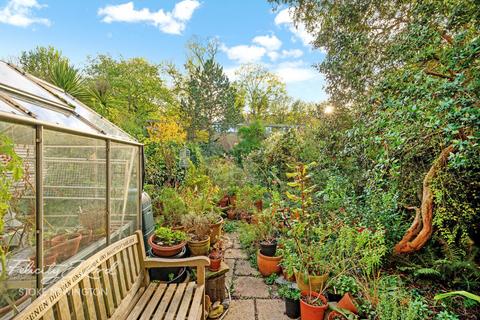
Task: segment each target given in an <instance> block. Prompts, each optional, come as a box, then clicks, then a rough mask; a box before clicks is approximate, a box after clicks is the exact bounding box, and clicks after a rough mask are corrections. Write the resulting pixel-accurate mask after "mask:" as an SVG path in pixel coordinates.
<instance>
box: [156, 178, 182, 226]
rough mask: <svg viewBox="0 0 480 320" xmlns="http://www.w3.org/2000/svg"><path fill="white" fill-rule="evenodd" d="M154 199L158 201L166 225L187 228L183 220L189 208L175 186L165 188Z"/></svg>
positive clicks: (160, 213)
mask: <svg viewBox="0 0 480 320" xmlns="http://www.w3.org/2000/svg"><path fill="white" fill-rule="evenodd" d="M154 201H155V202H156V203H157V205H156V206H155V207H156V208H159V209H160V210H159V211H160V212H159V215H161V216H162V218H163V222H164V223H165V225H166V226H169V227H171V228H173V229H174V230H182V231H183V230H184V229H185V227H184V226H183V225H182V220H183V217H184V216H185V215H186V214H187V212H188V210H187V206H186V204H185V201H184V199H183V198H182V196H181V195H180V194H179V192H177V190H176V189H175V188H170V187H165V188H163V189H162V190H161V191H160V192H159V193H158V196H157V197H155V199H154Z"/></svg>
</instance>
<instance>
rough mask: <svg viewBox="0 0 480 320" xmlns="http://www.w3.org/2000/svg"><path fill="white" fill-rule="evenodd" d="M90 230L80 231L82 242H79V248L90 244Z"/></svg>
mask: <svg viewBox="0 0 480 320" xmlns="http://www.w3.org/2000/svg"><path fill="white" fill-rule="evenodd" d="M92 233H93V232H92V230H91V229H90V230H86V229H84V230H81V231H80V234H81V235H82V240H80V247H85V246H86V245H87V244H89V243H90V242H92Z"/></svg>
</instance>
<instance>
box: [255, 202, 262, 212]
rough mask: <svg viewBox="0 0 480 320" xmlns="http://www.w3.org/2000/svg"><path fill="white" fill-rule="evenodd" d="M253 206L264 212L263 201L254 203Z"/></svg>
mask: <svg viewBox="0 0 480 320" xmlns="http://www.w3.org/2000/svg"><path fill="white" fill-rule="evenodd" d="M253 205H254V206H255V208H257V211H259V212H260V211H262V210H263V200H261V199H260V200H257V201H255V202H254V203H253Z"/></svg>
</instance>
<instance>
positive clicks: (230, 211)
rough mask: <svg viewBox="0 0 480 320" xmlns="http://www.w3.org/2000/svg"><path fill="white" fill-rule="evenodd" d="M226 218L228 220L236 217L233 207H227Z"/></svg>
mask: <svg viewBox="0 0 480 320" xmlns="http://www.w3.org/2000/svg"><path fill="white" fill-rule="evenodd" d="M227 218H228V219H230V220H235V219H236V218H237V213H236V212H235V210H234V209H229V210H228V211H227Z"/></svg>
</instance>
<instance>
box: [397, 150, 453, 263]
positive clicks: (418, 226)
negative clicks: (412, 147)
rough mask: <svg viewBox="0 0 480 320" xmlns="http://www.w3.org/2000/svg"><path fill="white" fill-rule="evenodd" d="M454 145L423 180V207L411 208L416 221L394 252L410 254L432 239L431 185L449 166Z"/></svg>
mask: <svg viewBox="0 0 480 320" xmlns="http://www.w3.org/2000/svg"><path fill="white" fill-rule="evenodd" d="M453 149H454V148H453V145H450V146H448V147H446V148H445V149H443V150H442V152H441V153H440V155H439V157H438V158H437V159H436V160H435V162H434V163H433V164H432V166H431V167H430V170H428V172H427V174H426V176H425V178H424V179H423V196H422V205H421V207H420V209H419V208H415V207H413V208H409V209H414V210H415V211H416V216H415V219H414V220H413V223H412V225H411V226H410V228H409V229H408V230H407V232H406V233H405V235H404V236H403V238H402V240H400V242H399V243H397V244H396V245H395V248H394V252H395V253H397V254H399V253H410V252H415V251H418V250H420V249H421V248H422V247H423V246H424V245H425V244H426V243H427V241H428V240H429V239H430V237H431V235H432V232H433V229H432V220H433V193H432V190H431V183H432V180H433V178H434V177H435V175H436V174H437V173H438V171H440V170H441V169H443V168H444V167H445V166H446V165H447V161H448V156H449V155H450V153H452V152H453Z"/></svg>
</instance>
